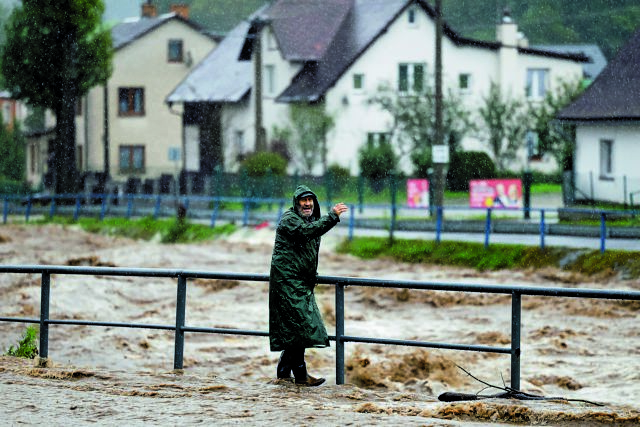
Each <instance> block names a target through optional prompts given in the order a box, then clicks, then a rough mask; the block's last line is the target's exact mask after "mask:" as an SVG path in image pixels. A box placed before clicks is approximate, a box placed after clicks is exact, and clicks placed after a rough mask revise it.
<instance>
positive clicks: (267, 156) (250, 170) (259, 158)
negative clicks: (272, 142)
mask: <svg viewBox="0 0 640 427" xmlns="http://www.w3.org/2000/svg"><path fill="white" fill-rule="evenodd" d="M241 170H242V171H243V172H244V173H246V174H247V176H250V177H265V176H268V175H270V174H271V175H275V176H284V175H285V174H286V173H287V160H286V159H285V158H284V157H282V156H281V155H280V154H278V153H271V152H268V151H260V152H257V153H252V154H249V155H248V156H247V158H246V159H244V161H243V162H242V165H241Z"/></svg>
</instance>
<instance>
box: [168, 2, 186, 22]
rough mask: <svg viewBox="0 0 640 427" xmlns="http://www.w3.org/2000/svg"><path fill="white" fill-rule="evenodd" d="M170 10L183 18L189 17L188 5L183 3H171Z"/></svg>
mask: <svg viewBox="0 0 640 427" xmlns="http://www.w3.org/2000/svg"><path fill="white" fill-rule="evenodd" d="M171 12H173V13H175V14H176V15H178V16H180V17H182V18H183V19H189V5H187V4H184V3H179V4H172V5H171Z"/></svg>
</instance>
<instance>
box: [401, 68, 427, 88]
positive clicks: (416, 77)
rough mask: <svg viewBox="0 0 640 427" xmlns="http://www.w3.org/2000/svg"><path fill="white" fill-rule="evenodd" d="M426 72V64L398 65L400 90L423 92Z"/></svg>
mask: <svg viewBox="0 0 640 427" xmlns="http://www.w3.org/2000/svg"><path fill="white" fill-rule="evenodd" d="M424 72H425V65H424V64H400V65H399V66H398V91H400V92H409V91H411V92H422V91H423V89H424Z"/></svg>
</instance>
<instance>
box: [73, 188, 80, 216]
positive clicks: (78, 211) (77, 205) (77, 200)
mask: <svg viewBox="0 0 640 427" xmlns="http://www.w3.org/2000/svg"><path fill="white" fill-rule="evenodd" d="M79 217H80V195H79V194H78V195H77V196H76V208H75V210H74V211H73V220H74V221H77V220H78V218H79Z"/></svg>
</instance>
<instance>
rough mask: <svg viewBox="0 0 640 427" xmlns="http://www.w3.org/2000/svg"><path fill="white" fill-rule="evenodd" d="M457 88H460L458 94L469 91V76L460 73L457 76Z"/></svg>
mask: <svg viewBox="0 0 640 427" xmlns="http://www.w3.org/2000/svg"><path fill="white" fill-rule="evenodd" d="M458 88H460V92H470V91H471V74H467V73H462V74H459V75H458Z"/></svg>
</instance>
